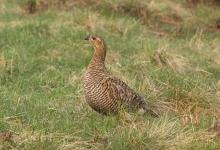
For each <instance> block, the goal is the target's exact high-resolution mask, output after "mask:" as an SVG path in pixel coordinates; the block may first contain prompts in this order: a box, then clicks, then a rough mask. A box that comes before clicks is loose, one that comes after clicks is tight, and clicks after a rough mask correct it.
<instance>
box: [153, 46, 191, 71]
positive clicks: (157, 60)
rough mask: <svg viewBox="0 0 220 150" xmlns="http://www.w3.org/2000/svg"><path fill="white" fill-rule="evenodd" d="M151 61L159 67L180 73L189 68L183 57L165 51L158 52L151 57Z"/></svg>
mask: <svg viewBox="0 0 220 150" xmlns="http://www.w3.org/2000/svg"><path fill="white" fill-rule="evenodd" d="M151 61H152V63H154V64H155V65H157V66H159V67H169V68H171V69H173V70H174V71H177V72H178V73H184V72H185V70H186V69H187V68H189V64H188V62H187V60H186V59H185V58H184V57H183V56H181V55H177V54H172V53H169V52H168V51H167V50H164V49H159V50H156V51H155V53H154V55H153V56H151Z"/></svg>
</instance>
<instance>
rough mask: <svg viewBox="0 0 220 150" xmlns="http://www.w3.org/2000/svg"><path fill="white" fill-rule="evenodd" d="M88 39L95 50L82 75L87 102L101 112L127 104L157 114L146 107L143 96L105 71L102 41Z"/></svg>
mask: <svg viewBox="0 0 220 150" xmlns="http://www.w3.org/2000/svg"><path fill="white" fill-rule="evenodd" d="M88 40H89V41H90V43H91V44H92V45H93V46H94V48H95V52H94V55H93V58H92V60H91V62H90V64H89V66H88V68H87V71H86V73H85V76H84V89H85V95H86V96H85V98H86V101H87V103H88V104H89V105H90V106H91V107H92V108H93V109H94V110H95V111H97V112H99V113H102V114H109V113H117V112H118V111H119V109H121V107H122V106H123V107H124V106H128V109H129V110H135V109H139V108H143V109H144V110H146V111H147V112H149V113H150V114H151V115H153V116H157V114H156V113H154V112H153V111H151V110H150V109H148V108H147V105H146V103H145V101H144V98H143V97H141V96H140V95H139V94H138V93H136V92H135V91H134V90H132V89H131V88H130V87H129V86H128V85H127V84H126V83H125V82H123V81H121V80H120V79H118V78H116V77H114V76H113V75H111V74H110V73H109V72H108V71H107V69H106V67H105V55H106V47H105V44H104V41H103V40H102V39H101V38H99V37H94V36H91V37H89V38H88Z"/></svg>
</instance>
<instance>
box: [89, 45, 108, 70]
mask: <svg viewBox="0 0 220 150" xmlns="http://www.w3.org/2000/svg"><path fill="white" fill-rule="evenodd" d="M105 57H106V48H105V47H103V48H95V52H94V54H93V57H92V60H91V62H90V67H93V68H94V67H95V68H97V69H106V68H105Z"/></svg>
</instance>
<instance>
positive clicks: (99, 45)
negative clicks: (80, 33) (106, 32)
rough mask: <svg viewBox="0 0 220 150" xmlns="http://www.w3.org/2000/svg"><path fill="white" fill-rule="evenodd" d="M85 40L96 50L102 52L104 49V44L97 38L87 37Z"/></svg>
mask: <svg viewBox="0 0 220 150" xmlns="http://www.w3.org/2000/svg"><path fill="white" fill-rule="evenodd" d="M85 40H87V41H89V42H90V43H91V44H92V46H93V47H94V48H95V49H96V50H97V49H98V50H104V49H105V42H104V40H103V39H102V38H100V37H98V36H92V35H89V36H87V37H86V38H85Z"/></svg>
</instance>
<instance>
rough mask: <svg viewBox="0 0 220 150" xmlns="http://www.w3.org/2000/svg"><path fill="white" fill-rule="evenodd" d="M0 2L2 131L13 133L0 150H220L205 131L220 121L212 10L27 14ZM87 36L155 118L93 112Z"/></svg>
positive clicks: (151, 7)
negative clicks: (87, 91)
mask: <svg viewBox="0 0 220 150" xmlns="http://www.w3.org/2000/svg"><path fill="white" fill-rule="evenodd" d="M82 2H83V5H81V3H82ZM0 3H1V5H0V11H1V14H0V20H1V21H0V27H1V28H0V39H1V40H0V132H5V131H7V130H9V131H11V132H13V136H12V137H11V139H10V140H8V141H1V136H0V142H1V143H0V149H158V150H159V149H220V140H219V136H218V135H217V134H216V133H217V132H219V131H212V132H210V131H209V130H208V129H209V128H210V127H211V126H212V124H213V122H214V121H215V118H217V119H220V118H219V115H220V112H219V108H220V98H219V96H220V95H219V92H220V87H219V83H220V66H219V65H220V62H219V60H220V45H219V43H220V30H219V27H218V21H219V20H220V16H219V14H220V12H219V8H218V6H213V5H205V4H200V5H199V4H198V5H196V6H190V7H189V6H188V5H187V4H186V3H185V2H183V1H178V0H176V1H166V2H163V1H146V2H143V1H137V2H136V1H129V0H127V1H125V0H120V1H112V2H107V1H102V2H97V3H95V4H94V5H91V4H89V5H88V4H87V1H86V0H85V1H75V2H74V4H72V5H65V4H64V3H63V5H62V7H58V6H57V5H54V6H53V7H49V8H47V9H46V8H44V9H40V8H41V7H40V5H39V3H37V4H36V8H35V11H34V12H31V13H30V12H29V11H27V9H28V7H24V4H25V3H22V4H21V3H18V2H17V1H15V0H10V1H7V0H1V1H0ZM67 4H70V1H69V3H68V1H67ZM42 5H43V4H42ZM51 5H52V4H51ZM142 6H143V7H142ZM210 12H212V13H210ZM88 34H98V35H100V36H102V37H103V38H104V39H105V40H106V43H107V45H108V54H107V67H108V68H109V69H110V70H111V72H113V73H114V74H115V75H117V76H118V77H120V78H121V79H123V80H124V81H126V82H127V83H128V84H129V85H130V86H132V87H133V88H134V89H135V90H137V91H138V92H139V93H142V94H143V95H144V96H145V97H146V98H147V99H148V101H149V103H150V104H151V105H154V106H155V107H156V108H157V109H158V110H159V111H160V113H161V117H160V118H158V119H154V118H151V117H150V116H143V115H139V114H127V113H122V114H119V115H117V116H108V117H104V116H101V115H99V114H97V113H96V112H94V111H93V110H91V108H90V107H89V106H88V105H87V104H86V102H85V99H84V93H83V88H82V77H83V74H84V72H85V69H86V66H87V65H88V63H89V61H90V59H91V56H92V53H93V50H92V48H91V47H90V46H89V45H88V44H87V43H86V42H85V41H84V40H83V39H84V38H85V36H86V35H88Z"/></svg>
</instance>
